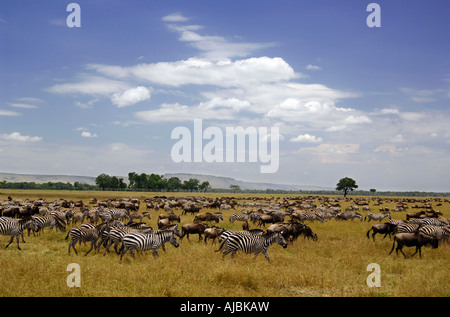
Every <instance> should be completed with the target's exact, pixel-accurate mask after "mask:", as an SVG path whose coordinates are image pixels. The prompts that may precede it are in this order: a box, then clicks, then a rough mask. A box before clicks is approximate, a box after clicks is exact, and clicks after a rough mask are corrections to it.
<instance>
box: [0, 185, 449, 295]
mask: <svg viewBox="0 0 450 317" xmlns="http://www.w3.org/2000/svg"><path fill="white" fill-rule="evenodd" d="M8 195H11V196H12V197H14V198H21V199H25V198H30V199H35V198H39V197H43V198H46V199H47V200H53V199H57V198H65V199H68V200H70V199H73V200H76V199H82V200H83V201H84V202H85V203H87V202H88V199H89V198H90V197H97V198H99V199H102V198H108V197H109V198H112V197H136V198H141V199H142V198H146V197H150V196H152V194H150V193H130V192H126V193H125V192H75V191H74V192H65V191H60V192H53V191H20V190H15V191H11V190H9V191H6V190H3V191H2V193H0V199H5V198H6V197H7V196H8ZM168 195H172V194H168ZM173 195H175V194H173ZM176 195H184V196H187V195H189V194H187V193H182V194H176ZM198 195H202V194H198ZM217 195H220V194H207V196H212V197H215V196H217ZM230 195H231V194H223V195H220V196H230ZM234 196H236V197H237V196H244V197H248V196H251V195H243V194H235V195H234ZM253 196H265V197H271V195H253ZM349 204H351V202H348V203H345V204H344V207H345V206H347V205H349ZM387 205H388V204H387ZM388 206H389V205H388ZM389 207H393V204H392V205H390V206H389ZM144 209H145V207H144V206H143V205H141V211H143V210H144ZM439 210H441V211H442V212H443V213H444V216H445V217H450V204H449V203H444V205H443V206H441V207H439ZM410 211H411V210H410ZM414 211H415V210H414ZM233 212H235V211H224V212H223V215H224V221H223V222H222V221H221V223H220V224H219V225H223V226H226V227H228V228H231V229H236V230H240V229H241V228H240V226H241V223H240V222H235V223H234V224H230V223H229V221H228V218H229V216H230V215H231V214H232V213H233ZM159 213H160V212H155V211H153V210H152V211H151V215H152V220H151V221H148V219H145V221H146V222H148V223H150V225H152V226H154V227H156V220H157V218H158V215H159ZM175 213H177V214H180V213H181V210H178V209H176V210H175ZM361 213H362V214H365V212H361ZM404 214H405V213H404V212H394V213H392V216H393V218H395V219H405V215H404ZM192 220H193V216H192V215H185V216H182V218H181V225H182V224H184V223H189V222H192ZM373 224H374V222H373V221H371V222H370V223H367V222H360V221H359V220H357V219H355V220H354V221H351V220H350V221H335V220H334V219H333V220H330V221H327V222H324V223H319V222H314V223H309V225H310V227H311V228H312V229H313V231H314V232H316V233H317V235H318V237H319V240H318V241H317V242H314V241H312V240H307V239H303V237H300V238H299V239H298V240H297V241H296V242H294V244H292V245H289V246H288V247H287V248H286V249H283V248H281V247H280V246H279V245H276V244H274V245H272V246H271V247H270V248H269V251H268V253H269V257H270V259H271V262H272V263H268V262H267V261H266V259H265V258H264V256H263V255H259V256H258V257H257V258H256V259H253V255H246V254H242V253H238V254H237V255H236V257H235V258H234V259H231V257H230V255H227V256H226V257H225V259H224V260H223V259H222V255H221V253H220V252H214V250H215V249H217V247H218V245H217V244H216V245H214V246H213V245H211V243H210V242H208V245H206V246H205V244H204V243H203V242H197V239H198V238H197V235H193V236H191V242H189V241H187V240H186V238H184V239H183V240H182V241H181V243H180V247H179V248H174V247H173V246H172V245H170V244H167V245H166V249H167V252H166V253H164V252H163V251H162V250H161V251H160V257H159V258H154V257H153V256H152V254H151V252H144V253H141V254H137V255H136V258H135V259H133V258H131V256H130V255H129V254H126V255H125V256H124V259H123V261H122V263H119V257H118V255H117V254H115V253H114V251H113V252H111V253H109V254H107V255H106V256H103V255H102V254H103V248H102V249H101V252H100V253H97V254H93V252H91V253H90V254H89V255H88V256H84V253H85V252H86V251H87V250H88V249H89V247H88V246H87V245H86V246H84V245H81V246H79V245H77V247H76V248H77V250H78V251H79V255H78V256H77V255H75V254H74V253H73V252H72V253H71V255H70V256H69V255H68V241H67V240H65V239H64V238H65V236H66V234H67V232H65V233H61V232H55V231H54V230H53V231H49V230H48V229H46V230H45V231H44V232H43V233H42V234H41V235H40V236H36V237H34V236H33V235H31V236H30V237H27V236H26V235H25V241H26V243H25V244H23V243H21V247H22V251H19V250H18V249H17V248H16V244H15V242H13V243H12V244H11V245H10V247H9V248H8V249H3V245H6V243H7V242H8V241H9V237H7V236H0V247H1V248H0V254H1V255H0V285H1V286H2V291H1V293H0V294H1V296H63V297H66V296H67V297H70V296H85V297H97V296H164V297H166V296H176V297H180V296H194V297H197V296H215V297H236V296H250V297H253V296H254V297H258V296H265V297H272V296H281V297H297V296H333V297H334V296H364V297H365V296H440V297H442V296H450V283H449V282H450V275H449V273H448V263H449V259H450V247H449V245H448V244H442V245H440V246H439V248H438V249H430V248H423V249H422V259H420V258H419V257H418V255H416V256H415V257H413V258H408V259H404V258H403V256H402V255H401V254H400V256H398V257H397V256H396V255H395V252H394V253H393V254H391V255H388V252H389V251H390V249H391V247H392V241H389V239H388V238H387V239H385V240H383V241H382V240H381V236H380V235H377V236H376V241H375V242H373V241H372V240H368V239H367V237H366V232H367V230H369V229H370V227H371V226H372V225H373ZM252 228H254V226H252ZM413 251H414V250H413V249H412V248H407V249H406V250H405V253H406V254H408V255H411V254H412V253H413ZM70 263H78V264H79V265H80V268H81V287H74V288H69V287H68V286H67V284H66V279H67V276H68V275H69V274H70V272H67V265H68V264H70ZM369 263H378V264H379V265H380V267H381V287H374V288H370V287H368V286H367V284H366V278H367V276H368V275H369V274H370V272H367V271H366V267H367V265H368V264H369Z"/></svg>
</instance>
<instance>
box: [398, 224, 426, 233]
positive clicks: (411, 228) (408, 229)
mask: <svg viewBox="0 0 450 317" xmlns="http://www.w3.org/2000/svg"><path fill="white" fill-rule="evenodd" d="M419 228H420V224H417V223H399V224H398V225H397V228H396V229H395V230H394V233H395V234H397V233H414V232H416V231H417V230H419Z"/></svg>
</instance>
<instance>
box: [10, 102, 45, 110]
mask: <svg viewBox="0 0 450 317" xmlns="http://www.w3.org/2000/svg"><path fill="white" fill-rule="evenodd" d="M9 105H10V106H11V107H13V108H21V109H36V108H38V107H37V106H35V105H30V104H26V103H11V104H9Z"/></svg>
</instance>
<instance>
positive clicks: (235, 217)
mask: <svg viewBox="0 0 450 317" xmlns="http://www.w3.org/2000/svg"><path fill="white" fill-rule="evenodd" d="M235 220H238V221H247V220H248V215H247V214H232V215H231V216H230V222H231V223H233V222H234V221H235Z"/></svg>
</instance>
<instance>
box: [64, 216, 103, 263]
mask: <svg viewBox="0 0 450 317" xmlns="http://www.w3.org/2000/svg"><path fill="white" fill-rule="evenodd" d="M89 226H91V225H89ZM103 226H104V224H103V223H102V224H99V225H97V226H95V227H87V226H84V227H83V226H80V227H77V228H72V229H70V230H69V232H68V233H67V236H66V240H67V238H68V237H69V235H70V242H69V255H70V248H73V250H74V251H75V254H76V255H78V252H77V249H75V245H76V244H77V242H78V241H80V242H81V241H83V242H91V248H90V249H89V251H87V252H86V254H85V256H86V255H88V253H89V252H91V251H92V249H94V248H95V249H94V252H96V248H97V240H98V239H99V238H100V229H101V228H102V227H103Z"/></svg>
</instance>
